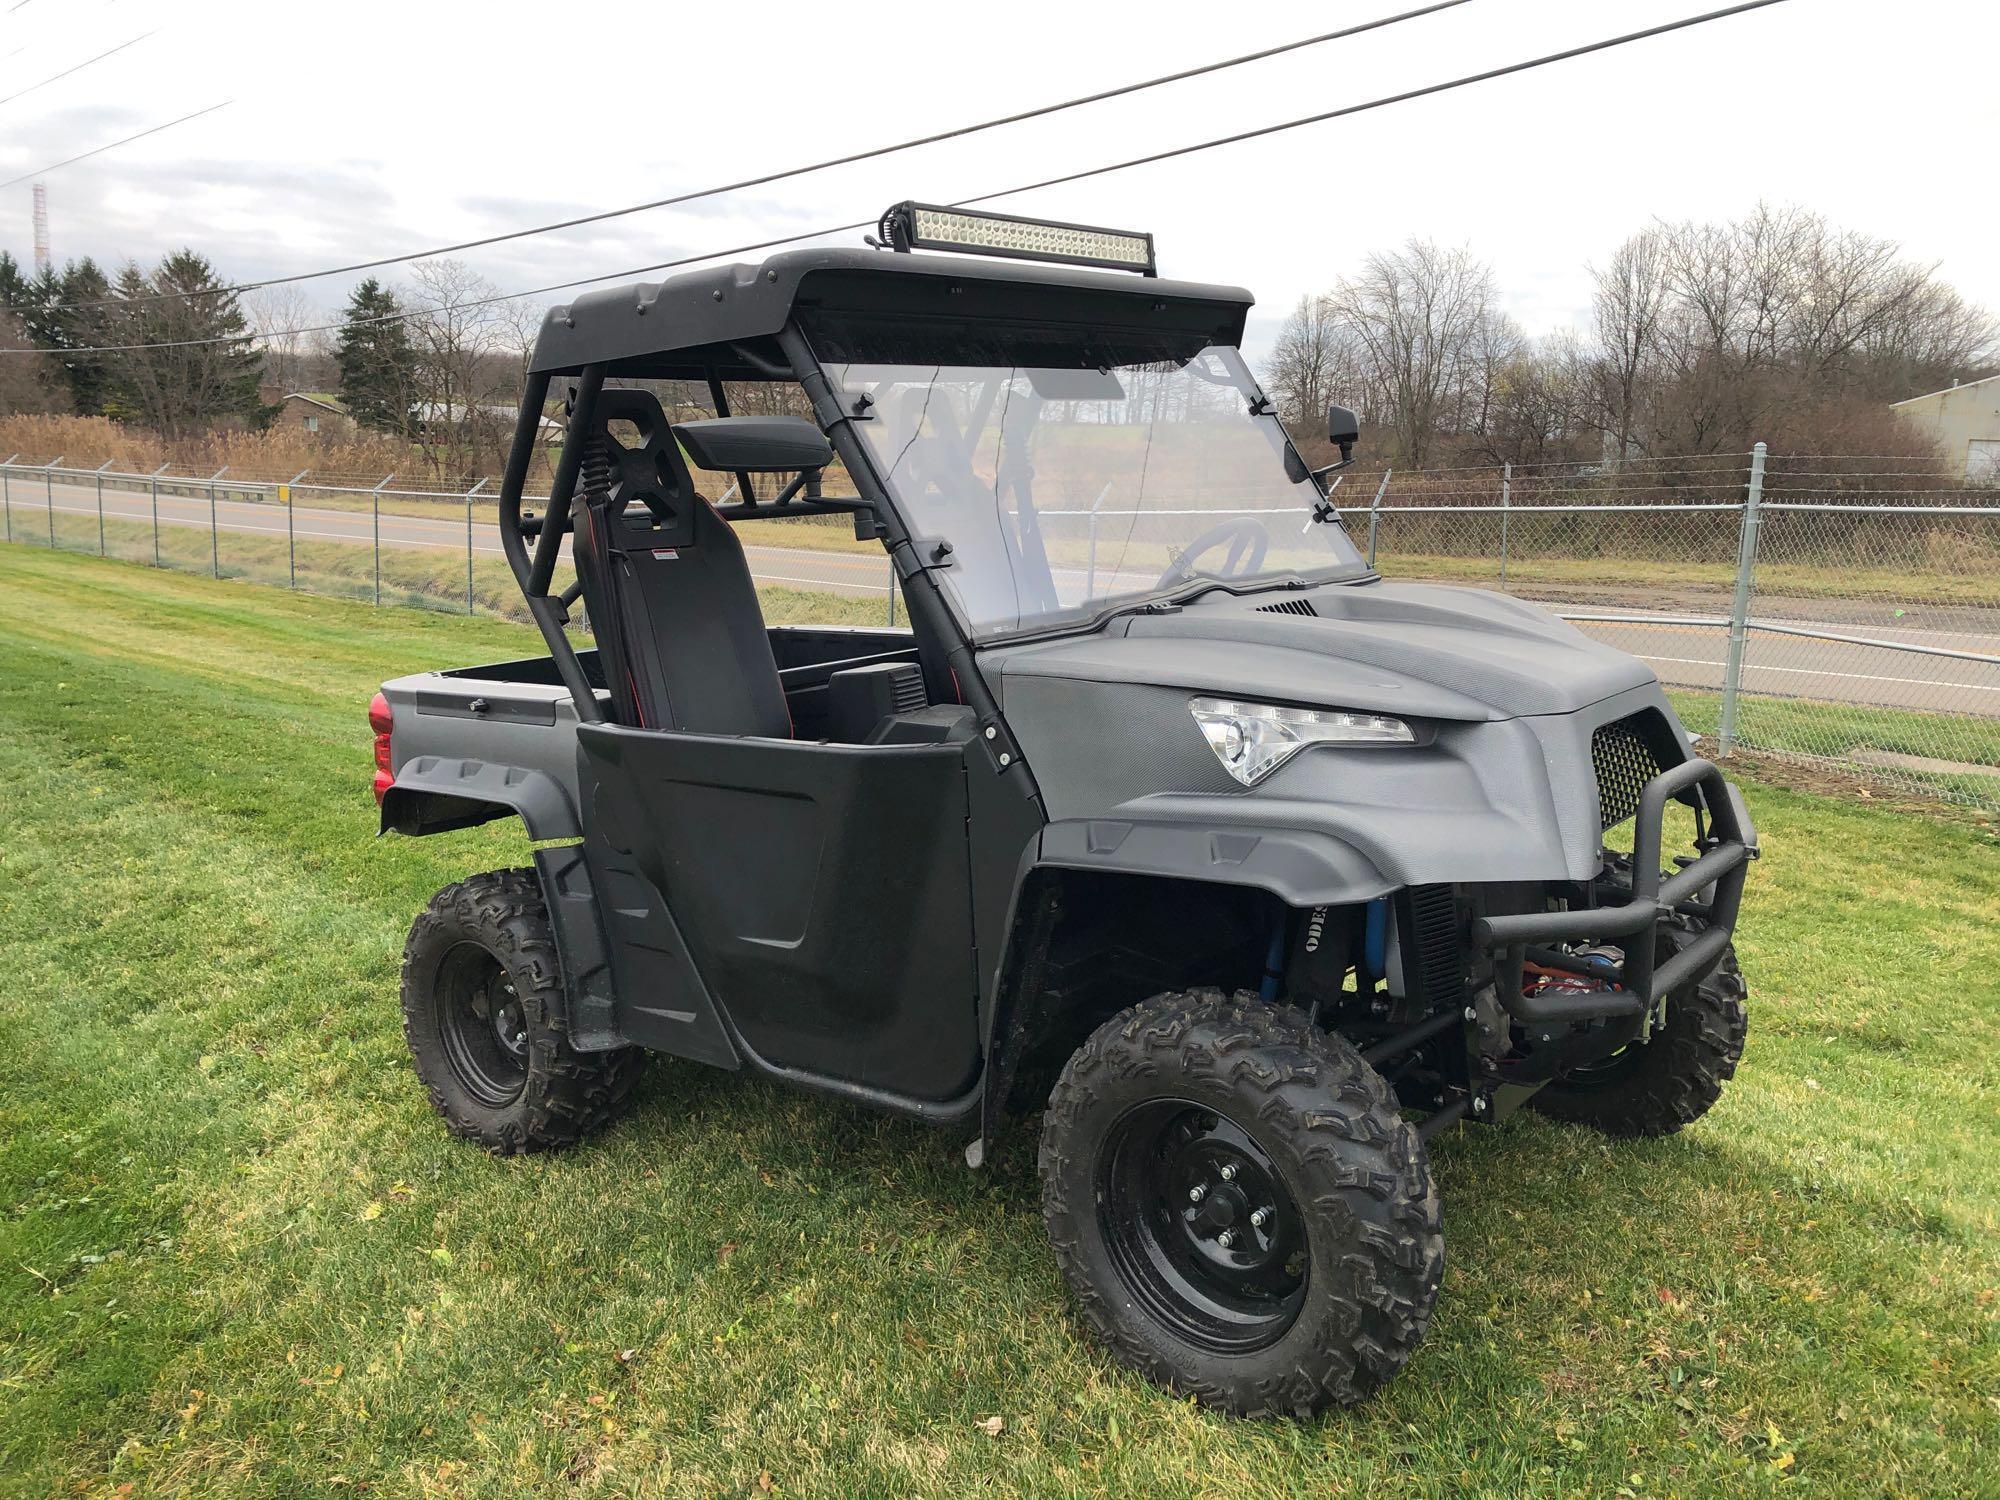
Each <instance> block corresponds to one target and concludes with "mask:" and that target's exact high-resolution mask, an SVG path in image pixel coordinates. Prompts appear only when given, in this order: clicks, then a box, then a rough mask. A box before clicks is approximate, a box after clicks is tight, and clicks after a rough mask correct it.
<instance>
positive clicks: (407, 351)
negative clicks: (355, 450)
mask: <svg viewBox="0 0 2000 1500" xmlns="http://www.w3.org/2000/svg"><path fill="white" fill-rule="evenodd" d="M401 311H402V309H401V307H400V306H398V304H397V302H396V294H395V293H394V292H391V291H390V290H389V289H388V288H387V287H385V286H383V285H382V283H381V282H379V281H377V280H376V279H375V278H374V277H372V276H371V277H369V278H368V279H367V280H366V281H364V282H362V283H361V285H359V286H357V287H356V288H355V289H354V295H353V296H352V297H350V298H349V299H348V302H347V307H346V309H345V310H344V311H343V313H342V314H341V328H340V341H339V344H338V346H337V347H336V349H335V352H334V359H335V361H336V362H337V363H338V365H339V367H340V399H341V400H342V401H343V402H345V403H346V405H347V409H348V411H349V412H350V413H352V414H353V417H354V420H355V421H357V422H359V423H360V424H361V425H362V426H364V427H372V428H375V429H376V430H378V431H381V432H394V433H406V432H407V431H408V430H409V426H410V402H411V396H412V393H413V392H414V391H415V389H416V375H417V351H416V348H415V346H413V345H412V344H411V342H410V330H409V325H408V324H406V323H404V322H403V321H402V320H401V319H399V318H396V317H395V315H396V314H397V313H399V312H401ZM390 319H393V320H394V321H385V320H390Z"/></svg>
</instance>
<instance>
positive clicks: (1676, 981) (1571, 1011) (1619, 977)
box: [1472, 760, 1757, 1026]
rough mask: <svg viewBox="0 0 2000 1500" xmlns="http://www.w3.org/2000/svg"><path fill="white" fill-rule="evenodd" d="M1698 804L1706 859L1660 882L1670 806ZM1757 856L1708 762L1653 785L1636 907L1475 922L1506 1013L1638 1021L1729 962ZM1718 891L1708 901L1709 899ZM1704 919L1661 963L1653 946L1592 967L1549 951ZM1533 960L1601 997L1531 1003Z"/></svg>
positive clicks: (1547, 1019)
mask: <svg viewBox="0 0 2000 1500" xmlns="http://www.w3.org/2000/svg"><path fill="white" fill-rule="evenodd" d="M1673 798H1680V799H1682V800H1684V801H1691V802H1693V804H1694V805H1695V806H1697V807H1698V808H1701V809H1704V810H1705V811H1706V812H1707V815H1708V820H1709V828H1708V832H1707V835H1706V836H1705V837H1703V838H1701V839H1700V840H1699V844H1698V847H1699V848H1700V850H1701V852H1700V854H1699V855H1698V856H1697V857H1696V858H1694V859H1693V860H1691V861H1689V862H1688V863H1687V864H1686V865H1684V866H1683V867H1682V868H1681V869H1679V870H1677V871H1675V873H1673V874H1672V875H1665V876H1663V875H1662V874H1661V873H1660V845H1661V827H1662V823H1663V821H1664V819H1665V816H1666V808H1667V803H1668V801H1669V800H1670V799H1673ZM1756 857H1757V831H1756V829H1754V828H1753V827H1752V826H1751V824H1750V813H1749V810H1748V809H1747V808H1746V807H1745V806H1744V805H1743V797H1742V794H1741V793H1740V792H1738V791H1737V790H1736V788H1735V787H1733V786H1731V785H1730V784H1729V783H1728V782H1727V781H1725V780H1724V779H1723V776H1722V772H1721V771H1719V770H1717V769H1716V767H1715V766H1714V764H1713V763H1712V762H1709V761H1706V760H1689V761H1684V762H1682V763H1681V764H1680V765H1678V766H1674V767H1671V768H1670V769H1668V770H1665V771H1662V772H1661V773H1660V774H1659V775H1657V776H1655V777H1654V778H1653V779H1652V780H1651V781H1649V782H1647V783H1646V786H1645V789H1644V790H1643V791H1642V792H1641V793H1640V795H1639V809H1638V813H1637V820H1636V826H1635V828H1634V831H1633V838H1632V899H1631V900H1630V901H1627V902H1625V903H1624V904H1622V905H1619V906H1596V907H1585V908H1582V909H1580V910H1570V911H1538V912H1522V913H1518V914H1512V915H1497V916H1481V917H1476V918H1474V920H1473V923H1472V940H1473V942H1474V943H1476V944H1477V945H1478V946H1479V947H1481V948H1483V949H1485V950H1486V951H1487V952H1489V953H1491V954H1493V955H1494V958H1495V960H1496V962H1497V963H1498V965H1499V974H1498V976H1497V979H1498V985H1499V990H1500V996H1501V1004H1502V1005H1504V1006H1505V1007H1506V1009H1507V1010H1508V1011H1509V1012H1511V1013H1512V1015H1513V1016H1514V1018H1515V1019H1516V1020H1518V1021H1521V1022H1523V1023H1524V1024H1526V1025H1529V1026H1555V1025H1563V1024H1567V1023H1570V1022H1574V1021H1595V1020H1615V1019H1623V1018H1638V1017H1644V1016H1646V1015H1648V1014H1650V1013H1651V1012H1652V1011H1653V1009H1654V1007H1656V1006H1657V1005H1658V1004H1659V1003H1660V1001H1661V1000H1662V999H1664V998H1665V997H1666V996H1668V995H1670V994H1672V993H1673V992H1674V991H1675V990H1678V989H1681V988H1683V987H1684V986H1686V985H1688V984H1690V983H1693V982H1694V981H1696V980H1698V979H1700V978H1701V977H1702V976H1703V975H1705V974H1707V973H1708V972H1709V970H1711V969H1712V968H1714V967H1715V965H1716V963H1717V962H1718V961H1719V960H1720V959H1721V958H1722V951H1723V949H1725V948H1726V947H1728V946H1729V940H1730V938H1731V936H1732V935H1733V934H1734V932H1735V930H1736V912H1737V908H1738V907H1739V906H1740V905H1741V904H1742V900H1743V881H1744V877H1745V876H1746V875H1748V873H1749V864H1750V861H1751V860H1753V859H1755V858H1756ZM1710 887H1713V888H1714V889H1713V891H1712V892H1711V893H1710V894H1709V895H1708V896H1707V897H1706V899H1703V898H1702V893H1703V892H1704V891H1708V890H1709V888H1710ZM1677 911H1678V912H1684V913H1687V914H1689V915H1692V916H1695V917H1698V918H1699V919H1701V921H1702V922H1703V923H1704V924H1705V925H1704V927H1703V930H1702V931H1701V932H1700V933H1699V934H1698V935H1697V936H1696V937H1695V939H1694V940H1693V941H1692V942H1690V943H1689V944H1688V945H1687V946H1686V947H1684V948H1682V949H1680V950H1679V951H1678V952H1676V953H1674V954H1672V955H1671V956H1669V957H1668V958H1667V959H1666V961H1665V962H1663V963H1662V962H1659V961H1658V955H1657V954H1656V952H1655V945H1654V944H1653V943H1652V942H1650V941H1642V942H1638V943H1633V942H1630V941H1622V942H1621V944H1620V946H1622V947H1623V949H1624V951H1625V961H1624V963H1622V964H1615V965H1614V964H1610V963H1607V962H1603V961H1598V962H1589V963H1586V962H1583V961H1581V960H1578V959H1576V958H1573V957H1571V956H1570V955H1568V954H1566V953H1562V952H1559V951H1556V950H1554V949H1553V948H1550V947H1548V946H1545V945H1549V944H1555V943H1576V942H1609V941H1615V940H1626V939H1631V938H1633V937H1644V936H1649V935H1650V934H1651V933H1652V931H1653V930H1654V928H1655V927H1656V926H1657V924H1658V923H1659V921H1660V919H1661V918H1662V917H1664V916H1666V915H1668V914H1670V913H1673V912H1677ZM1529 958H1533V959H1535V960H1536V961H1537V962H1538V963H1542V964H1544V965H1546V966H1548V967H1552V968H1560V969H1566V970H1568V971H1570V972H1572V973H1577V974H1583V975H1586V976H1588V977H1590V978H1592V979H1596V980H1598V981H1599V985H1598V987H1597V988H1595V989H1589V990H1577V989H1560V990H1545V991H1543V992H1542V993H1540V994H1531V995H1530V994H1523V993H1522V984H1521V976H1522V970H1523V965H1524V963H1525V962H1526V961H1527V960H1528V959H1529Z"/></svg>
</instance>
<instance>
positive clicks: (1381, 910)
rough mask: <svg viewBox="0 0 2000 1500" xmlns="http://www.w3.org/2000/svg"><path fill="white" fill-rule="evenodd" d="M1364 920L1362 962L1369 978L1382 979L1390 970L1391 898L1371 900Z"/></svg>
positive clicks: (1381, 897)
mask: <svg viewBox="0 0 2000 1500" xmlns="http://www.w3.org/2000/svg"><path fill="white" fill-rule="evenodd" d="M1362 920H1363V926H1362V932H1361V963H1362V966H1363V967H1364V968H1365V969H1366V970H1367V971H1368V978H1369V979H1371V980H1372V979H1380V978H1382V977H1383V976H1384V975H1385V974H1387V973H1388V972H1389V898H1388V897H1387V896H1377V897H1376V898H1375V899H1374V900H1373V901H1370V902H1369V903H1368V912H1367V915H1366V916H1365V917H1364V918H1363V919H1362Z"/></svg>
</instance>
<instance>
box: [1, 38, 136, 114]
mask: <svg viewBox="0 0 2000 1500" xmlns="http://www.w3.org/2000/svg"><path fill="white" fill-rule="evenodd" d="M157 35H159V32H158V31H157V30H154V31H146V32H141V33H140V34H139V35H138V36H135V37H133V38H132V40H131V41H129V42H120V43H119V44H118V45H117V46H115V47H112V48H110V49H109V50H108V51H104V52H100V53H98V54H97V56H95V57H86V58H85V59H84V60H83V61H82V62H80V63H78V64H77V65H76V66H75V67H73V68H64V69H63V70H62V71H61V72H60V73H51V74H50V75H49V76H48V77H47V78H44V79H43V80H42V81H41V82H40V83H31V84H29V85H28V86H27V87H26V88H24V89H16V90H15V91H14V92H13V93H11V94H9V95H8V96H7V97H6V98H4V99H0V104H12V103H13V102H14V101H15V100H16V99H19V98H22V97H24V96H26V95H28V94H32V93H34V91H35V90H36V89H43V88H47V87H48V86H49V85H50V84H52V83H54V82H56V81H57V80H58V79H63V78H67V77H69V75H70V74H72V73H81V72H82V71H83V70H84V69H85V68H87V67H89V66H90V65H91V64H92V63H100V62H103V61H104V59H105V58H107V57H113V56H116V55H117V54H118V53H120V52H123V51H124V50H125V49H126V48H127V47H136V46H138V45H139V43H141V42H143V41H145V40H146V38H147V37H149V36H157Z"/></svg>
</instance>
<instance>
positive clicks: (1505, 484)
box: [1500, 462, 1514, 590]
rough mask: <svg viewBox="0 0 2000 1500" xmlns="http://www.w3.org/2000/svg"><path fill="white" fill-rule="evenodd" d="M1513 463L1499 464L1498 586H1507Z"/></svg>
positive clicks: (1512, 495) (1511, 516) (1512, 497)
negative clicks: (1508, 528)
mask: <svg viewBox="0 0 2000 1500" xmlns="http://www.w3.org/2000/svg"><path fill="white" fill-rule="evenodd" d="M1513 504H1514V465H1513V464H1512V463H1511V462H1509V463H1505V464H1502V465H1501V466H1500V587H1501V588H1502V589H1503V590H1504V589H1505V588H1506V587H1507V523H1508V521H1509V520H1511V519H1512V518H1513V510H1512V506H1513Z"/></svg>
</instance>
